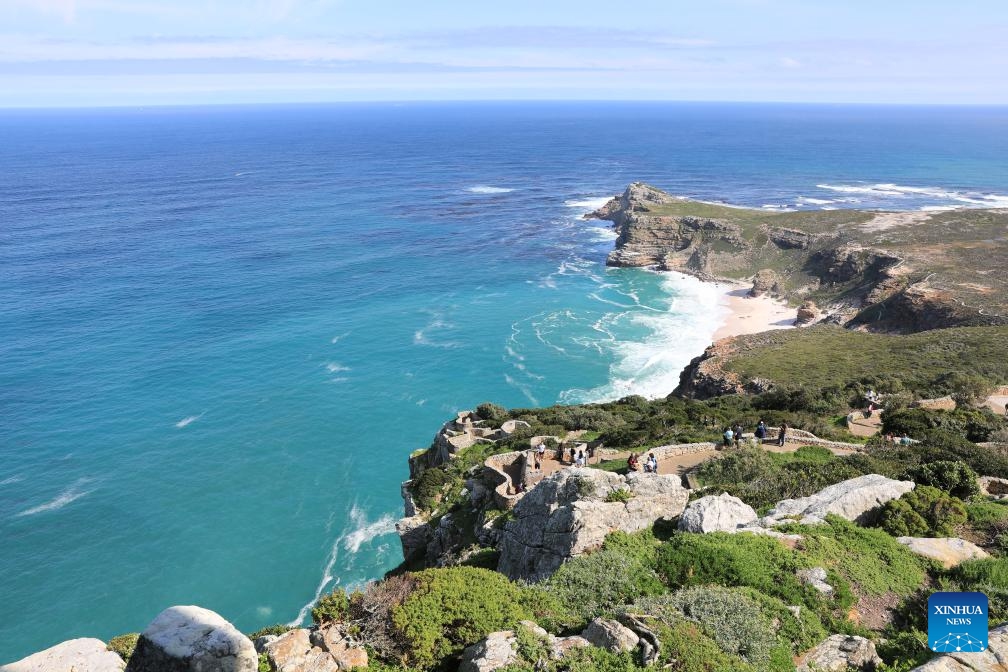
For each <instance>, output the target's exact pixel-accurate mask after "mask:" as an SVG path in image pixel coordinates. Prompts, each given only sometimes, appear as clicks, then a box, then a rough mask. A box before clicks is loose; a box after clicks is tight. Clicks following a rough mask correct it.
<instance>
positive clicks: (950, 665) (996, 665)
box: [911, 625, 1008, 672]
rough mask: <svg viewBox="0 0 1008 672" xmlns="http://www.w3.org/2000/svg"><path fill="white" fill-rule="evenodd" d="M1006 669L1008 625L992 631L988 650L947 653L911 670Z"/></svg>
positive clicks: (996, 671)
mask: <svg viewBox="0 0 1008 672" xmlns="http://www.w3.org/2000/svg"><path fill="white" fill-rule="evenodd" d="M1005 670H1008V625H1002V626H1000V627H997V628H994V629H993V630H991V631H990V633H989V634H988V636H987V650H986V651H981V652H979V653H972V652H971V653H947V654H945V655H943V656H938V657H936V658H932V659H931V660H929V661H928V662H926V663H924V664H923V665H921V666H920V667H915V668H914V669H913V670H911V672H1004V671H1005Z"/></svg>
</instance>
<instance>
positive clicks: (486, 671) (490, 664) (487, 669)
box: [458, 630, 518, 672]
mask: <svg viewBox="0 0 1008 672" xmlns="http://www.w3.org/2000/svg"><path fill="white" fill-rule="evenodd" d="M515 641H516V640H515V634H514V632H512V631H511V630H502V631H500V632H491V633H490V634H489V635H487V636H486V639H483V640H481V641H479V642H477V643H475V644H473V645H472V646H467V647H466V649H465V651H463V652H462V663H461V664H460V665H459V668H458V669H459V672H493V670H497V669H500V668H502V667H507V666H508V665H510V664H511V663H513V662H515V661H516V660H518V652H517V650H516V648H515V646H516V645H515Z"/></svg>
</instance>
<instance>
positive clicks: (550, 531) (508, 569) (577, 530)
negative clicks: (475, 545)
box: [497, 468, 688, 581]
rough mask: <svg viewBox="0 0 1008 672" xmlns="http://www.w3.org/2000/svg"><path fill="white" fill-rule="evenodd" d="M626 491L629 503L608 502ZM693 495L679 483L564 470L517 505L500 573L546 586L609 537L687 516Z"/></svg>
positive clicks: (650, 476) (502, 550)
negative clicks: (558, 572)
mask: <svg viewBox="0 0 1008 672" xmlns="http://www.w3.org/2000/svg"><path fill="white" fill-rule="evenodd" d="M616 490H627V491H629V493H630V495H631V497H630V499H629V500H628V501H627V502H620V501H614V502H607V501H605V500H606V497H607V496H608V495H609V494H610V493H612V492H613V491H616ZM687 499H688V491H687V490H686V489H685V488H683V487H682V484H681V482H680V479H679V477H677V476H663V475H659V474H641V473H631V474H629V475H627V476H621V475H619V474H614V473H611V472H606V471H601V470H599V469H575V468H570V469H564V470H562V471H559V472H556V473H553V474H551V475H550V476H548V477H546V478H545V479H543V481H542V482H540V483H539V484H538V485H537V486H536V487H535V488H533V489H532V490H531V491H529V492H528V493H527V494H526V495H525V497H524V498H523V499H522V500H521V501H519V502H518V504H517V505H515V508H514V509H513V514H514V519H513V520H510V521H508V523H507V525H506V526H505V528H504V531H503V534H502V535H501V542H500V546H499V550H500V554H501V556H500V561H499V564H498V567H497V569H498V571H500V572H501V573H503V574H505V575H507V576H509V577H511V578H512V579H527V580H532V581H538V580H542V579H544V578H546V577H548V576H550V575H551V574H552V573H553V572H555V571H556V570H557V568H559V567H560V565H561V564H562V563H563V562H564V561H565V560H567V559H568V558H571V557H574V556H577V555H581V554H582V553H585V552H586V551H590V550H593V549H595V548H597V547H599V546H600V545H601V544H602V541H603V539H605V536H606V535H607V534H609V533H610V532H614V531H617V530H621V531H623V532H636V531H638V530H642V529H645V528H647V527H650V526H651V525H652V524H653V523H654V522H655V521H656V520H658V519H661V518H666V519H672V518H675V517H676V516H678V515H679V514H681V513H682V512H683V509H684V508H685V507H686V501H687Z"/></svg>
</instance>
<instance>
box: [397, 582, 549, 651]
mask: <svg viewBox="0 0 1008 672" xmlns="http://www.w3.org/2000/svg"><path fill="white" fill-rule="evenodd" d="M414 578H415V580H416V588H415V589H414V590H413V592H412V594H411V595H410V596H409V597H407V598H406V600H405V601H404V602H403V603H402V604H401V605H399V606H398V607H396V608H394V609H393V610H392V621H393V623H394V624H395V627H396V629H397V630H398V631H399V632H400V633H401V635H402V637H403V639H404V641H405V642H406V644H407V647H408V649H407V651H406V654H407V658H408V661H409V662H411V663H412V664H415V665H418V666H420V667H430V666H432V665H433V664H434V663H435V662H437V661H440V660H441V659H443V658H445V657H447V656H451V655H454V654H456V653H458V652H459V651H461V650H462V649H463V648H465V647H466V646H469V645H470V644H474V643H475V642H477V641H479V640H480V639H482V638H483V637H485V636H486V635H487V634H489V633H491V632H493V631H495V630H504V629H506V628H510V627H513V626H514V625H515V623H517V622H518V621H519V620H522V619H526V618H531V617H532V614H531V613H530V611H529V609H528V608H527V607H526V605H525V603H524V601H523V594H522V590H521V588H520V587H519V586H517V585H515V584H513V583H511V582H510V581H508V580H507V578H505V577H504V576H502V575H501V574H498V573H497V572H493V571H490V570H487V569H480V568H477V567H450V568H446V569H428V570H424V571H422V572H419V573H417V574H416V575H415V576H414Z"/></svg>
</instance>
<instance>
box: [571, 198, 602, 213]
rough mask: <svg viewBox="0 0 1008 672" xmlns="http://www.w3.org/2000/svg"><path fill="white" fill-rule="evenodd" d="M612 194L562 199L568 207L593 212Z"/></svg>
mask: <svg viewBox="0 0 1008 672" xmlns="http://www.w3.org/2000/svg"><path fill="white" fill-rule="evenodd" d="M611 199H612V196H592V197H591V198H580V199H570V200H566V201H564V205H566V206H567V207H568V208H578V209H580V210H584V211H586V212H594V211H595V210H598V209H599V208H601V207H602V206H603V205H605V204H606V203H608V202H609V201H610V200H611Z"/></svg>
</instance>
